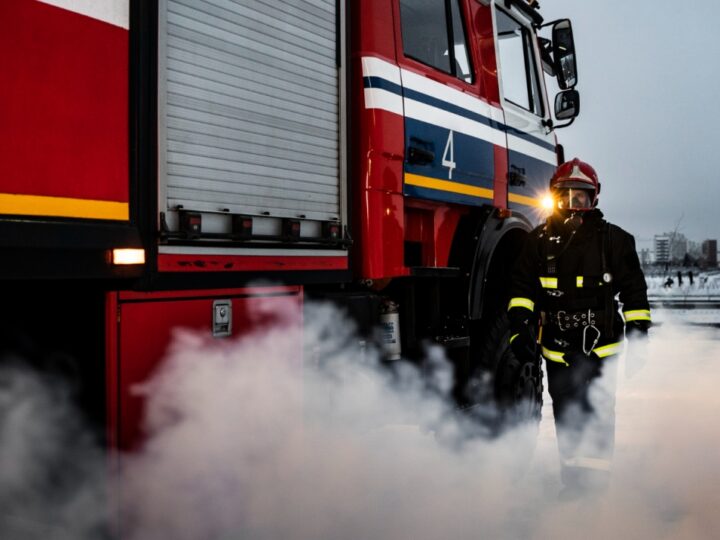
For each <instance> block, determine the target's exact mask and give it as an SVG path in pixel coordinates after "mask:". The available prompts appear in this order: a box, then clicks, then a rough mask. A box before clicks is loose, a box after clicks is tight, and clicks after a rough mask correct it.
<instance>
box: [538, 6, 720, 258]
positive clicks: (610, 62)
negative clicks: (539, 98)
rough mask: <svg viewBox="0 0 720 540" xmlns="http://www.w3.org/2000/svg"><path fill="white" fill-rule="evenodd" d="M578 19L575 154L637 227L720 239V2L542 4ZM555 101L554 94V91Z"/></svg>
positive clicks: (648, 236)
mask: <svg viewBox="0 0 720 540" xmlns="http://www.w3.org/2000/svg"><path fill="white" fill-rule="evenodd" d="M540 5H541V12H542V14H543V16H544V17H545V20H546V21H551V20H554V19H557V18H563V17H567V18H570V19H571V20H572V23H573V31H574V34H575V45H576V49H577V54H578V74H579V82H578V86H577V89H578V90H579V92H580V100H581V107H580V110H581V112H580V116H579V117H578V118H577V120H575V123H574V124H573V125H572V126H570V127H568V128H565V129H561V130H558V132H557V134H558V139H559V140H560V142H561V143H562V144H563V145H564V146H565V155H566V158H568V159H570V158H572V157H574V156H577V157H579V158H581V159H583V160H585V161H587V162H589V163H590V164H592V165H593V166H594V167H595V169H596V170H597V172H598V175H599V176H600V181H601V183H602V193H601V195H600V208H601V209H602V210H603V212H604V213H605V215H606V217H607V218H608V219H609V220H610V221H613V222H614V223H616V224H618V225H620V226H621V227H623V228H625V229H627V230H628V231H629V232H631V233H633V234H634V235H635V237H636V239H637V241H638V244H639V245H638V247H650V244H651V241H652V236H653V235H654V234H658V233H662V232H666V231H672V230H674V229H675V228H676V227H678V223H679V228H678V230H679V232H682V233H683V234H685V236H687V237H688V239H690V240H695V241H702V240H704V239H706V238H720V172H719V171H718V162H720V136H718V130H719V129H720V37H718V36H719V35H720V32H718V29H717V24H718V21H720V2H717V1H716V0H696V1H694V2H688V3H678V2H670V1H668V0H634V1H632V2H628V1H625V0H624V1H621V0H599V1H590V0H581V1H580V0H540ZM551 99H552V96H551Z"/></svg>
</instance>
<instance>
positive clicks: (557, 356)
mask: <svg viewBox="0 0 720 540" xmlns="http://www.w3.org/2000/svg"><path fill="white" fill-rule="evenodd" d="M622 346H623V342H622V341H619V342H617V343H610V344H609V345H603V346H602V347H596V348H595V349H593V351H592V352H594V353H595V354H596V355H597V356H598V358H606V357H608V356H612V355H613V354H619V353H620V352H621V351H622ZM542 355H543V356H544V357H545V358H547V359H548V360H550V361H552V362H559V363H561V364H565V365H566V366H569V365H570V364H568V363H567V361H566V360H565V353H563V352H560V351H552V350H550V349H548V348H547V347H543V348H542Z"/></svg>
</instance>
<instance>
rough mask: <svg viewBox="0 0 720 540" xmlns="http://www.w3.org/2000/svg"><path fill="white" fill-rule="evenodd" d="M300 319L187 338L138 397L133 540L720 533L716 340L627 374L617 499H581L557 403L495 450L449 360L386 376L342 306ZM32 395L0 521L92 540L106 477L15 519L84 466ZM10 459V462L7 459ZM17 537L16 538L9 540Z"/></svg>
mask: <svg viewBox="0 0 720 540" xmlns="http://www.w3.org/2000/svg"><path fill="white" fill-rule="evenodd" d="M288 308H289V306H282V305H277V304H274V305H273V306H271V308H269V309H273V310H274V309H281V310H284V311H283V312H286V311H287V309H288ZM293 320H294V318H293V316H292V314H291V315H289V316H288V317H287V318H286V319H285V320H284V321H281V322H280V323H278V324H277V325H274V326H266V327H264V328H263V330H262V331H260V332H257V333H255V334H252V335H248V336H245V337H242V338H240V339H235V340H210V339H207V338H206V337H205V336H200V335H198V334H196V333H192V332H181V333H179V334H178V335H177V336H176V339H175V341H174V344H173V346H172V347H171V350H170V351H169V353H168V357H167V359H166V361H165V363H164V367H163V369H162V370H161V371H160V372H159V373H158V374H157V376H156V377H155V378H154V379H153V380H152V381H150V382H148V383H147V384H146V385H144V386H143V387H142V388H140V389H139V391H140V392H142V393H144V394H145V395H146V396H147V399H148V414H147V419H146V428H147V432H148V433H149V436H148V439H147V441H146V443H145V444H144V446H143V448H142V449H141V450H140V451H139V452H137V453H135V454H132V455H124V456H122V457H121V461H122V472H123V483H122V497H121V507H122V509H123V510H122V515H121V518H120V520H119V527H120V531H121V535H122V537H124V538H132V539H133V540H134V539H143V540H144V539H146V538H152V539H154V538H177V539H181V540H182V539H197V538H243V539H255V538H257V539H282V538H292V539H310V538H312V539H321V538H328V539H329V538H333V539H334V538H348V539H354V538H388V539H396V538H414V539H415V538H416V539H420V540H423V539H435V538H438V539H439V538H444V539H445V538H452V539H464V538H473V539H476V538H488V539H505V538H507V539H516V538H538V539H545V538H547V539H558V538H574V537H582V538H584V539H595V538H597V539H600V538H603V539H606V538H608V536H614V537H622V538H652V539H685V538H716V537H718V536H719V535H720V515H719V514H718V512H717V511H716V510H715V509H716V508H717V506H718V503H719V502H720V495H719V494H718V492H717V489H718V486H720V482H719V481H720V452H718V447H720V424H719V423H718V422H717V421H716V420H715V415H716V414H717V412H718V411H719V410H720V407H718V406H719V405H720V395H718V392H717V391H716V386H717V383H716V381H717V380H718V376H719V375H720V363H717V360H716V359H718V358H720V341H718V340H717V339H716V338H717V331H703V330H696V329H689V328H687V327H680V326H677V325H663V326H662V327H660V328H657V329H653V332H652V341H651V346H650V360H649V363H648V365H647V366H646V367H645V369H644V370H643V371H642V372H641V373H640V374H638V375H637V376H635V377H634V378H632V379H624V378H623V375H622V373H623V370H622V369H620V370H619V378H618V379H619V380H618V396H617V412H618V419H617V444H616V457H615V469H614V476H613V479H612V482H611V485H610V488H609V489H608V491H607V492H606V493H604V494H603V495H601V496H598V497H594V498H580V499H577V500H572V501H567V502H565V501H561V500H560V499H559V498H558V492H559V490H560V487H561V486H560V482H559V477H558V476H559V465H558V457H557V447H556V443H555V438H554V436H555V434H554V428H553V425H552V418H551V416H550V408H549V406H548V405H546V406H545V407H544V411H543V415H544V417H543V420H542V423H541V427H540V431H539V435H538V433H537V431H536V430H535V429H534V428H522V427H521V428H517V429H514V430H512V431H510V432H508V433H506V434H505V435H504V436H502V437H501V438H498V439H494V440H489V439H486V438H481V437H473V438H467V437H464V435H465V434H466V433H467V430H466V426H465V424H464V423H463V422H461V421H458V420H457V416H456V414H455V412H454V410H453V407H452V406H451V405H450V404H449V400H448V399H447V396H448V394H449V391H450V381H451V373H450V370H449V366H448V364H447V362H445V360H444V358H443V355H442V352H441V351H440V350H439V349H434V348H431V349H429V350H428V353H427V354H428V358H429V360H428V362H426V364H427V366H429V367H427V369H426V371H427V372H426V373H422V374H421V373H418V372H417V370H416V369H415V368H412V367H410V366H408V365H398V366H402V367H400V369H394V370H389V369H387V368H386V367H383V366H381V365H380V363H379V361H378V355H377V353H376V351H375V350H373V349H372V347H370V346H368V347H366V348H365V349H364V350H361V349H359V348H358V347H357V338H356V337H355V336H354V334H353V332H352V329H351V326H350V325H349V324H348V322H347V321H346V320H345V319H344V318H343V317H342V316H341V314H339V313H338V312H337V310H335V309H334V308H331V307H330V306H327V305H314V306H310V307H309V308H306V311H305V321H304V327H305V329H304V333H303V334H301V333H300V332H301V330H300V329H299V328H297V327H296V326H293V324H292V321H293ZM713 332H714V334H715V335H714V337H713ZM300 343H303V344H304V345H303V347H299V345H298V344H300ZM303 358H304V364H303V362H302V359H303ZM620 367H621V368H622V365H621V366H620ZM21 380H27V378H26V377H25V376H23V377H21ZM8 384H9V385H10V386H8ZM17 384H19V383H17V382H11V383H7V382H6V383H5V384H4V385H3V386H2V390H1V392H2V394H0V395H1V396H2V403H0V430H1V431H0V433H2V437H3V439H2V441H3V450H2V451H3V454H2V458H1V461H0V474H1V475H2V480H3V481H2V483H1V484H0V500H1V501H3V505H2V509H1V510H0V514H2V515H3V519H4V516H5V515H7V514H12V515H14V516H16V517H18V516H19V518H22V520H24V522H30V523H34V522H36V521H37V522H41V523H43V522H44V523H59V524H60V528H61V529H62V530H64V531H72V532H73V535H71V534H67V535H66V537H68V538H73V537H74V538H94V537H95V535H96V531H97V526H98V523H103V522H105V521H104V520H105V519H106V518H107V516H106V513H105V512H104V509H105V508H107V505H106V504H105V503H103V502H100V503H99V504H91V503H92V501H93V500H100V501H102V499H100V498H99V496H98V493H99V492H102V488H101V487H98V486H102V485H103V483H102V481H99V480H98V479H97V477H96V468H95V467H92V466H88V467H87V469H88V470H87V471H84V475H85V476H84V479H83V480H82V481H78V482H75V484H73V487H74V491H72V490H71V491H68V492H67V493H65V494H64V495H63V496H54V495H53V487H52V485H48V486H46V489H47V491H46V492H44V493H42V494H41V495H40V496H39V497H37V496H36V497H35V498H33V497H24V498H19V499H17V500H16V503H17V504H14V506H12V507H10V508H12V512H5V508H6V506H5V504H4V501H6V500H8V499H12V498H13V493H17V492H19V491H22V490H26V491H27V490H28V489H29V488H28V487H27V486H31V485H32V478H35V477H37V476H38V475H42V474H47V471H48V470H52V469H53V468H54V467H56V466H57V464H58V463H59V462H65V460H68V459H70V458H68V457H67V456H66V453H65V452H64V450H65V448H64V445H65V442H64V441H65V439H67V437H66V436H64V435H62V433H61V432H62V427H61V424H62V422H58V421H57V414H58V413H57V410H59V409H58V408H57V407H54V408H53V407H47V406H36V407H34V408H32V407H31V408H30V409H28V408H27V407H25V408H24V409H22V410H24V411H25V413H23V414H24V415H25V416H23V417H22V421H9V420H8V419H9V418H11V417H14V418H17V415H18V414H19V413H18V412H17V411H16V409H18V406H17V405H16V403H24V401H23V399H21V398H20V397H19V395H23V396H35V397H27V398H24V399H32V400H36V401H38V402H39V403H43V402H44V401H43V400H45V401H47V400H48V399H50V398H48V397H47V396H48V394H47V393H45V392H43V391H41V390H40V389H39V388H31V389H28V388H26V389H24V390H22V391H15V392H14V393H10V392H9V391H8V388H13V385H17ZM26 384H30V383H26ZM33 384H34V383H33ZM546 399H547V396H546ZM13 415H16V416H13ZM71 424H72V422H71ZM28 425H32V426H36V427H35V428H33V429H34V431H35V435H30V434H28V433H27V429H28V428H27V426H28ZM38 438H40V439H45V442H46V443H47V444H49V445H50V446H48V451H47V453H46V454H47V455H44V456H43V457H38V456H37V455H36V454H34V453H33V452H32V451H31V449H32V447H33V445H35V444H37V439H38ZM8 444H10V445H11V447H12V448H15V451H14V452H12V453H6V451H5V447H6V446H7V445H8ZM93 452H94V451H93V450H92V449H87V448H85V453H84V454H83V460H84V461H85V462H86V463H95V464H98V463H100V465H101V466H102V464H103V460H102V459H101V458H99V457H98V456H97V455H95V454H94V453H93ZM530 456H532V457H530ZM15 470H18V471H27V472H25V473H23V475H17V474H15V475H14V473H12V471H15ZM8 478H9V479H11V480H12V481H9V480H8ZM77 509H82V512H80V514H78V512H77ZM47 516H50V518H52V519H47ZM41 518H42V519H41ZM2 523H3V525H2V526H0V536H1V537H2V538H11V536H8V535H5V534H4V532H5V530H10V531H12V530H13V529H10V528H8V529H6V526H5V521H3V522H2ZM110 524H111V525H110V528H111V529H112V528H113V527H114V526H115V523H114V521H110ZM68 527H70V528H68ZM73 527H74V528H73ZM31 532H32V531H31ZM16 537H17V538H20V537H21V536H16ZM24 537H25V538H33V536H32V534H28V535H26V536H24ZM34 537H37V538H41V537H43V538H48V537H51V536H50V535H47V534H45V535H43V534H37V535H36V536H34ZM57 537H59V538H62V537H63V536H57Z"/></svg>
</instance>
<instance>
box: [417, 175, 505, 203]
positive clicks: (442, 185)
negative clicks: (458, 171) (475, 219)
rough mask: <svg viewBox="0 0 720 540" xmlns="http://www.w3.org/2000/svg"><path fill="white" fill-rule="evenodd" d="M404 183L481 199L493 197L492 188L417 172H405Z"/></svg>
mask: <svg viewBox="0 0 720 540" xmlns="http://www.w3.org/2000/svg"><path fill="white" fill-rule="evenodd" d="M405 184H407V185H410V186H417V187H421V188H429V189H436V190H438V191H449V192H451V193H460V194H462V195H469V196H471V197H480V198H483V199H491V200H492V198H493V197H494V195H493V190H492V189H488V188H482V187H477V186H471V185H469V184H461V183H459V182H451V181H449V180H440V179H438V178H431V177H429V176H421V175H419V174H411V173H405Z"/></svg>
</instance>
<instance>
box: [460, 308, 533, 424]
mask: <svg viewBox="0 0 720 540" xmlns="http://www.w3.org/2000/svg"><path fill="white" fill-rule="evenodd" d="M476 335H477V336H478V337H477V338H476V340H475V342H476V346H475V347H473V348H472V349H471V356H472V358H471V360H472V363H473V370H472V372H471V375H470V377H469V379H468V381H467V384H466V385H465V391H464V396H463V404H462V407H463V409H464V410H465V411H466V412H468V413H469V414H470V416H471V417H472V418H473V419H474V420H479V421H480V422H482V423H483V424H484V425H485V426H486V427H487V428H489V429H490V431H491V433H493V434H499V433H500V432H502V431H503V430H505V429H507V428H509V427H514V426H517V425H518V424H522V423H531V424H536V425H537V424H538V423H539V422H540V417H541V413H542V396H543V378H542V369H541V368H540V358H539V357H538V358H536V359H535V360H534V361H525V362H522V361H520V360H518V359H517V358H516V357H515V355H514V354H513V352H512V349H511V348H510V323H509V321H508V318H507V315H506V313H505V311H504V310H502V311H498V312H497V314H496V315H495V316H494V317H492V318H490V319H489V320H488V321H487V323H486V324H485V325H484V327H481V328H478V329H477V330H476Z"/></svg>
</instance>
